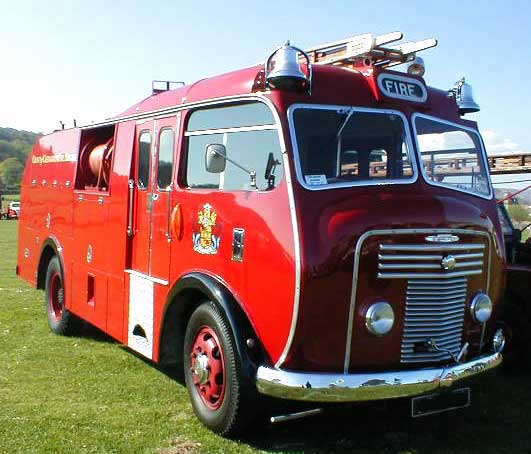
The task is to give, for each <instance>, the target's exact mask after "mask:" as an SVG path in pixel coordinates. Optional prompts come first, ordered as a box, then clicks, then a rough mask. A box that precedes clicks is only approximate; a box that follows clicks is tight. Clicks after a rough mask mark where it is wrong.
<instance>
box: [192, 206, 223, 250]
mask: <svg viewBox="0 0 531 454" xmlns="http://www.w3.org/2000/svg"><path fill="white" fill-rule="evenodd" d="M217 217H218V214H217V213H216V212H215V210H214V208H213V207H212V205H210V204H209V203H205V204H204V205H203V209H202V210H201V211H199V212H198V213H197V224H198V225H199V232H194V233H193V234H192V236H193V242H194V251H195V252H199V253H200V254H217V253H218V249H219V242H220V237H219V236H218V235H216V234H215V232H216V220H217Z"/></svg>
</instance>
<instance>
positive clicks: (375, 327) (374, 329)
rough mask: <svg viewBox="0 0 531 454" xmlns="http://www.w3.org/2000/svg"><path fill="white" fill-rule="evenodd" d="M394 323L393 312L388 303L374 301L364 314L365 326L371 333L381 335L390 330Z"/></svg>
mask: <svg viewBox="0 0 531 454" xmlns="http://www.w3.org/2000/svg"><path fill="white" fill-rule="evenodd" d="M394 323H395V313H394V312H393V308H392V307H391V305H390V304H389V303H386V302H384V301H381V302H379V303H374V304H373V305H372V306H371V307H369V309H368V310H367V313H366V314H365V326H366V327H367V329H368V330H369V332H370V333H371V334H374V335H375V336H383V335H385V334H387V333H388V332H389V331H391V328H392V327H393V324H394Z"/></svg>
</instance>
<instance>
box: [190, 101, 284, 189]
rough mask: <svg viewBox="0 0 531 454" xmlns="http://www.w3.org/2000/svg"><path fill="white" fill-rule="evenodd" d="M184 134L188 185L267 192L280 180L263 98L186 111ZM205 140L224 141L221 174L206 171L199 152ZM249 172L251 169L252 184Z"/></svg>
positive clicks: (279, 163) (274, 132) (271, 124)
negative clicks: (252, 174) (187, 118)
mask: <svg viewBox="0 0 531 454" xmlns="http://www.w3.org/2000/svg"><path fill="white" fill-rule="evenodd" d="M186 136H187V140H188V149H187V165H186V181H185V185H186V186H188V187H189V188H203V189H218V190H226V191H238V190H244V191H246V190H256V189H258V190H260V191H267V190H271V189H274V188H275V187H276V186H278V184H279V183H280V182H281V181H282V178H283V168H282V153H281V148H280V142H279V138H278V129H277V126H276V124H275V119H274V117H273V115H272V113H271V111H270V110H269V108H268V107H267V106H266V105H265V104H263V103H259V102H253V103H245V104H238V105H229V106H225V107H216V108H206V109H198V110H196V111H194V112H192V114H191V116H190V119H189V121H188V128H187V132H186ZM210 144H220V145H224V146H225V150H226V157H227V161H226V165H225V170H224V171H223V172H221V173H210V172H208V171H207V170H206V166H205V153H206V147H207V146H208V145H210ZM231 161H233V162H231ZM236 164H237V165H236ZM242 167H243V169H242ZM244 169H245V170H244ZM249 172H255V173H256V188H254V187H253V186H252V184H251V177H250V175H249Z"/></svg>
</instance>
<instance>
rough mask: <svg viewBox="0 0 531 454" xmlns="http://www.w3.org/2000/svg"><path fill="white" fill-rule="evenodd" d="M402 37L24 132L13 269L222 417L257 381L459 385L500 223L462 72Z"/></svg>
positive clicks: (494, 270) (49, 301) (474, 361)
mask: <svg viewBox="0 0 531 454" xmlns="http://www.w3.org/2000/svg"><path fill="white" fill-rule="evenodd" d="M401 38H402V33H400V32H394V33H389V34H386V35H381V36H373V35H370V34H366V35H361V36H355V37H353V38H349V39H346V40H342V41H337V42H334V43H329V44H325V45H321V46H318V47H315V48H312V49H308V50H306V51H302V50H300V49H298V48H296V47H293V46H292V45H290V44H289V43H287V44H286V45H284V46H281V47H279V48H278V49H277V50H275V51H274V52H273V53H272V54H271V55H270V56H269V58H268V59H267V61H266V63H265V64H261V65H257V66H253V67H249V68H245V69H241V70H238V71H235V72H231V73H228V74H223V75H220V76H217V77H212V78H209V79H204V80H200V81H198V82H196V83H194V84H191V85H183V86H178V87H171V84H170V83H169V82H168V83H164V84H163V86H162V87H161V86H160V85H154V90H153V94H152V96H150V97H148V98H147V99H145V100H143V101H141V102H139V103H137V104H135V105H133V106H132V107H131V108H129V109H128V110H126V111H125V112H123V113H122V114H120V115H118V116H116V117H114V118H111V119H109V120H106V121H104V122H101V123H98V124H93V125H90V126H85V127H74V128H72V129H64V130H59V131H56V132H54V133H52V134H50V135H47V136H44V137H41V138H40V139H39V141H38V143H37V144H36V145H35V147H34V149H33V152H32V154H31V156H30V158H29V160H28V165H27V166H26V169H25V173H24V178H23V186H22V200H21V202H22V204H23V205H24V210H23V211H22V212H21V218H20V234H19V235H20V236H19V253H18V266H17V272H18V274H19V275H20V276H21V277H22V278H23V279H25V280H27V281H28V282H30V283H31V284H33V285H34V286H36V287H37V288H41V289H44V291H45V301H46V307H47V312H48V321H49V325H50V327H51V329H52V330H53V331H54V332H56V333H58V334H73V333H75V329H76V327H77V326H79V325H78V322H79V320H80V319H81V320H84V321H87V322H89V323H91V324H92V325H95V326H96V327H98V328H100V329H101V330H103V331H104V332H105V333H107V334H109V335H110V336H112V337H114V338H115V339H117V340H118V341H120V342H122V343H124V344H126V345H127V346H128V347H129V348H131V349H132V350H134V351H136V352H138V353H140V354H141V355H143V356H145V357H146V358H149V359H150V360H152V361H153V362H155V363H158V364H169V365H178V366H179V367H182V368H183V371H184V376H185V380H186V384H187V387H188V389H189V394H190V399H191V402H192V406H193V408H194V411H195V413H196V414H197V416H198V417H199V419H200V420H201V421H202V422H203V423H204V424H205V425H206V426H208V427H209V428H211V429H212V430H214V431H217V432H219V433H222V434H226V435H228V434H234V433H237V432H238V431H241V430H242V428H243V427H245V425H246V423H248V422H249V421H250V420H251V416H252V415H253V414H254V413H255V411H256V409H257V408H258V404H257V402H258V400H257V399H258V398H259V397H260V395H266V396H273V397H275V398H281V399H289V400H296V401H305V402H310V403H313V404H312V405H314V407H315V408H316V409H319V408H321V407H322V406H323V405H325V404H326V403H330V402H333V403H339V402H359V401H373V400H379V399H391V398H399V397H409V398H411V399H412V405H411V408H412V412H413V416H419V415H423V414H426V413H431V412H432V411H439V410H445V409H447V408H448V407H449V406H450V405H451V406H452V407H455V406H465V405H467V404H468V403H469V401H470V394H469V388H467V387H466V386H464V385H463V380H464V379H467V378H469V377H471V376H474V375H477V374H481V373H483V372H485V371H487V370H489V369H491V368H493V367H495V366H497V365H498V364H500V362H501V359H502V358H501V350H502V349H503V345H504V334H503V331H502V330H500V329H498V328H497V326H496V324H495V317H494V315H493V314H495V313H496V311H495V308H496V304H497V302H498V300H499V299H500V297H501V296H502V293H503V291H504V288H503V279H502V268H503V267H502V265H503V257H504V243H503V235H502V232H501V227H500V222H499V219H498V215H497V212H496V203H495V201H494V199H493V191H492V187H491V182H490V177H489V171H488V165H487V161H486V154H485V149H484V146H483V142H482V139H481V137H480V135H479V132H478V128H477V125H476V123H475V122H473V121H469V120H466V119H464V118H463V116H464V115H465V114H466V113H470V112H476V111H478V110H479V107H478V105H477V104H476V103H475V101H474V99H473V96H472V91H471V87H470V85H469V84H467V83H466V82H465V81H464V79H463V80H460V81H459V82H458V83H457V84H456V85H455V87H453V88H451V89H450V90H439V89H435V88H431V87H428V86H427V85H426V83H425V81H424V79H423V77H422V76H423V74H424V63H423V61H422V59H421V58H420V57H418V56H417V55H416V53H417V52H419V51H421V50H424V49H427V48H430V47H433V46H435V45H436V43H437V42H436V40H434V39H428V40H424V41H420V42H409V43H398V41H400V40H401ZM399 64H409V66H408V69H407V72H399V71H396V70H392V69H390V68H392V67H393V66H395V65H399ZM454 385H455V386H454ZM442 391H444V392H445V393H447V394H445V395H446V396H450V397H452V398H451V399H446V400H444V399H443V404H442V406H441V407H440V408H439V407H437V408H432V407H433V405H434V404H433V402H435V401H436V400H437V399H432V396H433V395H434V394H439V393H441V392H442ZM299 416H300V415H299ZM287 417H288V418H289V417H290V416H289V415H288V416H287ZM284 418H285V417H284ZM273 420H281V419H278V418H277V419H275V418H273Z"/></svg>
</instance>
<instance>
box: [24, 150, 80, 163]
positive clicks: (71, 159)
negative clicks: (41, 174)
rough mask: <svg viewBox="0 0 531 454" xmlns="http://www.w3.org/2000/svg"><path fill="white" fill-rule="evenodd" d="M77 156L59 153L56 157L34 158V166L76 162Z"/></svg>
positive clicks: (32, 159) (32, 158)
mask: <svg viewBox="0 0 531 454" xmlns="http://www.w3.org/2000/svg"><path fill="white" fill-rule="evenodd" d="M76 161H77V156H76V154H75V153H59V154H54V155H43V156H32V157H31V163H32V164H39V165H42V164H52V163H57V162H76Z"/></svg>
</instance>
